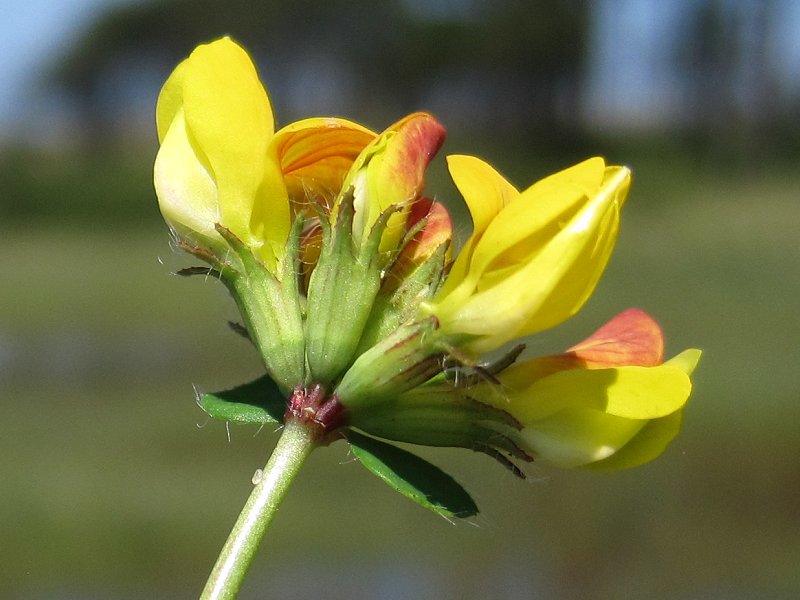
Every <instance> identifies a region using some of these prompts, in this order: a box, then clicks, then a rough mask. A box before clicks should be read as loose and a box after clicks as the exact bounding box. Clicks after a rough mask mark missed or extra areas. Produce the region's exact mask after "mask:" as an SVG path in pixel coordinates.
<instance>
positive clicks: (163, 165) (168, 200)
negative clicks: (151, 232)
mask: <svg viewBox="0 0 800 600" xmlns="http://www.w3.org/2000/svg"><path fill="white" fill-rule="evenodd" d="M154 183H155V188H156V195H157V196H158V204H159V208H160V209H161V214H162V215H163V216H164V219H165V220H166V221H167V223H169V224H170V226H172V227H174V228H175V229H176V230H177V232H178V234H179V235H182V236H184V237H186V236H187V235H188V236H189V237H191V232H197V233H198V234H200V235H202V236H205V237H207V238H212V239H217V240H219V241H221V238H220V237H219V235H218V234H217V232H216V231H215V230H214V223H216V222H218V221H219V219H220V215H219V210H218V204H217V189H216V186H215V185H214V181H213V180H212V179H211V177H210V175H209V174H208V172H207V171H206V169H205V167H204V166H203V165H202V164H201V163H200V161H199V160H198V159H197V156H196V154H195V151H194V148H193V147H192V145H191V143H190V141H189V137H188V136H187V133H186V127H185V121H184V118H183V109H179V110H178V112H177V114H176V115H175V118H173V120H172V124H171V126H170V128H169V130H168V131H167V133H166V134H165V136H164V139H163V141H162V143H161V148H160V149H159V151H158V155H157V156H156V162H155V169H154Z"/></svg>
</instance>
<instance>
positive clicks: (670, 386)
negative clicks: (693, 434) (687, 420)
mask: <svg viewBox="0 0 800 600" xmlns="http://www.w3.org/2000/svg"><path fill="white" fill-rule="evenodd" d="M663 348H664V342H663V335H662V333H661V329H660V328H659V326H658V325H657V324H656V322H655V321H654V320H653V319H652V318H650V317H649V316H648V315H647V314H646V313H644V312H642V311H640V310H637V309H631V310H628V311H625V312H623V313H621V314H619V315H617V316H616V317H614V318H613V319H612V320H611V321H609V322H608V323H606V325H604V326H603V327H601V328H600V329H599V330H598V331H597V332H595V333H594V334H593V335H592V336H590V337H589V338H588V339H586V340H584V341H583V342H581V343H579V344H576V345H575V346H573V347H572V348H570V349H569V350H568V351H567V352H566V353H564V354H562V355H557V356H548V357H542V358H536V359H532V360H528V361H524V362H521V363H517V364H515V365H513V366H511V367H509V368H508V369H507V370H505V371H503V372H502V373H501V374H500V375H499V380H500V383H501V385H500V386H489V385H482V386H481V387H480V389H479V390H475V391H473V392H472V393H473V394H475V395H477V396H478V397H479V398H480V400H481V401H483V402H486V403H489V404H491V405H492V406H495V407H497V408H500V409H502V410H505V411H507V412H508V413H509V414H511V415H512V416H514V417H515V418H516V419H517V420H518V421H519V422H520V423H521V425H522V426H523V428H522V430H521V431H520V432H518V434H517V435H516V437H515V439H516V440H517V443H519V444H520V446H521V447H522V448H524V449H525V450H526V451H528V452H530V453H531V454H532V455H533V456H534V457H535V458H537V459H542V460H543V461H545V462H548V463H550V464H554V465H557V466H560V467H589V466H591V467H597V468H606V469H622V468H628V467H633V466H636V465H639V464H641V463H644V462H647V461H650V460H652V459H653V458H655V457H656V456H658V455H659V454H661V452H662V451H663V450H664V448H666V446H667V444H668V443H669V442H670V440H671V439H672V438H673V437H674V436H675V435H676V434H677V433H678V430H679V429H680V424H681V414H682V409H683V407H684V405H685V403H686V401H687V399H688V398H689V394H690V392H691V389H692V384H691V381H690V379H689V376H690V375H691V373H692V371H693V370H694V368H695V366H696V365H697V362H698V360H699V358H700V351H699V350H686V351H684V352H682V353H681V354H679V355H677V356H676V357H674V358H672V359H670V360H668V361H666V362H663Z"/></svg>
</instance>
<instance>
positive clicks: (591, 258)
mask: <svg viewBox="0 0 800 600" xmlns="http://www.w3.org/2000/svg"><path fill="white" fill-rule="evenodd" d="M448 166H449V168H450V173H451V175H452V177H453V180H454V181H455V184H456V186H457V187H458V189H459V191H460V192H461V194H462V195H463V197H464V199H465V201H466V203H467V206H468V207H469V210H470V213H471V215H472V220H473V226H474V230H473V233H472V235H471V237H470V238H469V239H468V240H467V242H466V244H465V246H464V248H463V249H462V250H461V252H460V254H459V255H458V258H457V259H456V262H455V264H454V265H453V268H452V270H451V272H450V274H449V276H448V278H447V280H446V282H445V284H444V285H443V287H442V289H441V291H440V292H439V294H437V296H436V298H434V300H433V301H432V302H430V303H427V304H425V305H423V309H424V310H425V311H427V312H428V313H430V314H433V315H434V316H436V318H437V319H438V321H439V324H440V332H441V333H442V334H443V335H444V336H446V337H449V338H450V339H452V340H453V343H454V345H458V346H460V347H462V348H463V349H465V350H466V351H468V352H470V353H472V354H476V355H477V354H480V353H482V352H486V351H489V350H492V349H494V348H497V347H498V346H500V345H502V344H503V343H505V342H507V341H509V340H511V339H514V338H517V337H522V336H525V335H530V334H532V333H536V332H538V331H541V330H543V329H547V328H549V327H552V326H554V325H557V324H558V323H560V322H562V321H564V320H565V319H567V318H568V317H570V316H571V315H573V314H574V313H575V312H577V311H578V309H579V308H580V307H581V306H582V305H583V303H584V302H585V301H586V300H587V299H588V297H589V295H590V294H591V293H592V290H593V289H594V287H595V285H596V283H597V281H598V279H599V277H600V275H601V273H602V271H603V269H604V268H605V266H606V263H607V262H608V259H609V256H610V254H611V251H612V249H613V246H614V242H615V240H616V237H617V231H618V227H619V211H620V208H621V207H622V204H623V202H624V201H625V196H626V194H627V192H628V187H629V185H630V172H629V171H628V170H627V169H626V168H624V167H614V166H606V164H605V162H604V161H603V159H601V158H592V159H589V160H587V161H584V162H582V163H580V164H578V165H576V166H574V167H571V168H569V169H566V170H564V171H561V172H559V173H556V174H555V175H552V176H550V177H547V178H546V179H543V180H541V181H539V182H538V183H536V184H534V185H532V186H531V187H529V188H528V189H526V190H525V191H523V192H519V191H517V190H516V189H515V188H514V187H513V186H512V185H511V184H510V183H508V182H507V181H506V180H505V179H504V178H503V177H502V176H501V175H499V174H498V173H497V172H496V171H495V170H494V169H493V168H492V167H490V166H489V165H488V164H486V163H484V162H483V161H481V160H479V159H477V158H474V157H471V156H449V157H448Z"/></svg>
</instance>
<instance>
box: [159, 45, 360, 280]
mask: <svg viewBox="0 0 800 600" xmlns="http://www.w3.org/2000/svg"><path fill="white" fill-rule="evenodd" d="M156 122H157V128H158V138H159V141H160V143H161V148H160V149H159V152H158V156H157V158H156V164H155V187H156V192H157V195H158V199H159V206H160V208H161V212H162V214H163V216H164V218H165V220H166V221H167V222H168V223H169V224H170V226H171V227H172V228H173V229H174V231H175V232H176V234H177V235H178V237H180V238H181V239H183V240H185V241H187V242H189V243H190V244H192V245H196V246H200V247H202V248H207V249H210V250H212V252H214V253H215V254H216V255H217V256H224V255H225V253H226V246H225V243H224V242H223V240H222V238H221V237H220V236H219V234H218V233H217V232H216V230H215V225H216V224H220V225H222V226H224V227H226V228H227V229H229V230H230V231H231V232H232V233H233V234H234V235H236V236H237V237H238V238H239V239H240V240H241V241H242V242H244V244H245V245H246V246H248V247H250V248H251V249H252V250H253V251H254V252H255V253H256V254H257V255H258V256H259V257H260V258H261V260H262V261H263V262H264V263H265V264H266V265H267V266H268V267H269V268H270V269H274V267H275V264H276V262H277V260H278V259H279V258H280V257H281V256H282V254H283V251H284V245H285V243H286V240H287V237H288V234H289V229H290V226H291V221H292V218H293V216H294V214H296V212H297V210H298V209H299V208H303V207H304V206H305V204H307V203H308V202H310V201H322V200H320V197H324V196H325V195H326V194H327V195H329V197H333V196H335V195H336V194H338V193H339V189H340V187H341V182H342V180H343V179H344V176H345V175H346V174H347V172H348V171H349V169H350V167H351V165H352V163H353V161H354V160H355V158H356V157H357V156H358V154H359V153H360V152H361V150H363V148H364V147H365V146H367V145H368V144H369V143H370V142H371V141H372V140H373V138H374V137H375V134H373V133H372V132H370V131H369V130H368V129H365V128H363V127H361V126H360V125H356V124H355V123H351V122H349V121H345V120H342V119H332V118H317V119H307V120H304V121H300V122H298V123H293V124H291V125H289V126H287V127H286V128H284V129H282V130H280V131H278V132H277V133H276V132H275V131H274V119H273V115H272V108H271V106H270V102H269V98H268V96H267V93H266V91H265V90H264V87H263V86H262V84H261V82H260V81H259V79H258V74H257V73H256V70H255V67H254V66H253V63H252V61H251V60H250V57H249V56H248V55H247V53H246V52H245V51H244V50H243V49H242V48H241V47H239V46H238V45H237V44H236V43H234V42H233V41H231V40H230V39H229V38H222V39H219V40H217V41H214V42H211V43H210V44H205V45H201V46H198V47H197V48H196V49H195V50H194V51H193V52H192V54H191V55H190V56H189V57H188V58H187V59H186V60H184V61H183V62H182V63H180V64H179V65H178V66H177V67H176V68H175V70H174V71H173V73H172V74H171V75H170V77H169V79H168V80H167V82H166V83H165V84H164V87H163V89H162V90H161V94H160V95H159V98H158V105H157V108H156ZM329 199H330V198H329Z"/></svg>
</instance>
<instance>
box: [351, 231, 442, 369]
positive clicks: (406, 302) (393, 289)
mask: <svg viewBox="0 0 800 600" xmlns="http://www.w3.org/2000/svg"><path fill="white" fill-rule="evenodd" d="M446 256H447V244H441V245H440V246H439V247H438V248H437V249H436V250H435V251H434V253H433V254H432V255H431V256H430V257H429V258H428V259H427V260H426V261H425V262H423V263H422V264H421V265H419V266H418V267H417V268H416V269H414V271H413V272H412V273H411V275H409V276H408V277H406V278H405V279H403V280H402V281H401V282H399V283H398V281H397V280H396V278H394V277H392V271H391V270H390V271H389V276H388V277H386V278H384V280H383V285H382V286H381V289H380V290H379V292H378V296H377V298H376V299H375V304H374V306H373V308H372V313H371V314H370V317H369V321H367V326H366V328H365V330H364V333H363V335H362V336H361V342H360V345H359V349H358V351H356V355H360V354H363V353H364V352H366V351H367V350H368V349H369V348H371V347H372V346H374V345H376V344H378V343H379V342H380V341H381V340H383V339H385V338H386V337H387V336H388V335H389V334H390V333H391V332H392V331H395V330H396V329H397V328H398V327H399V326H400V325H401V324H403V323H406V322H408V321H410V320H412V319H413V318H414V317H415V316H416V315H417V314H418V312H419V305H420V303H421V302H425V301H427V300H430V299H431V298H433V296H434V295H435V294H436V291H437V289H438V288H439V283H440V281H441V279H442V273H443V271H444V268H445V265H446Z"/></svg>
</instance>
